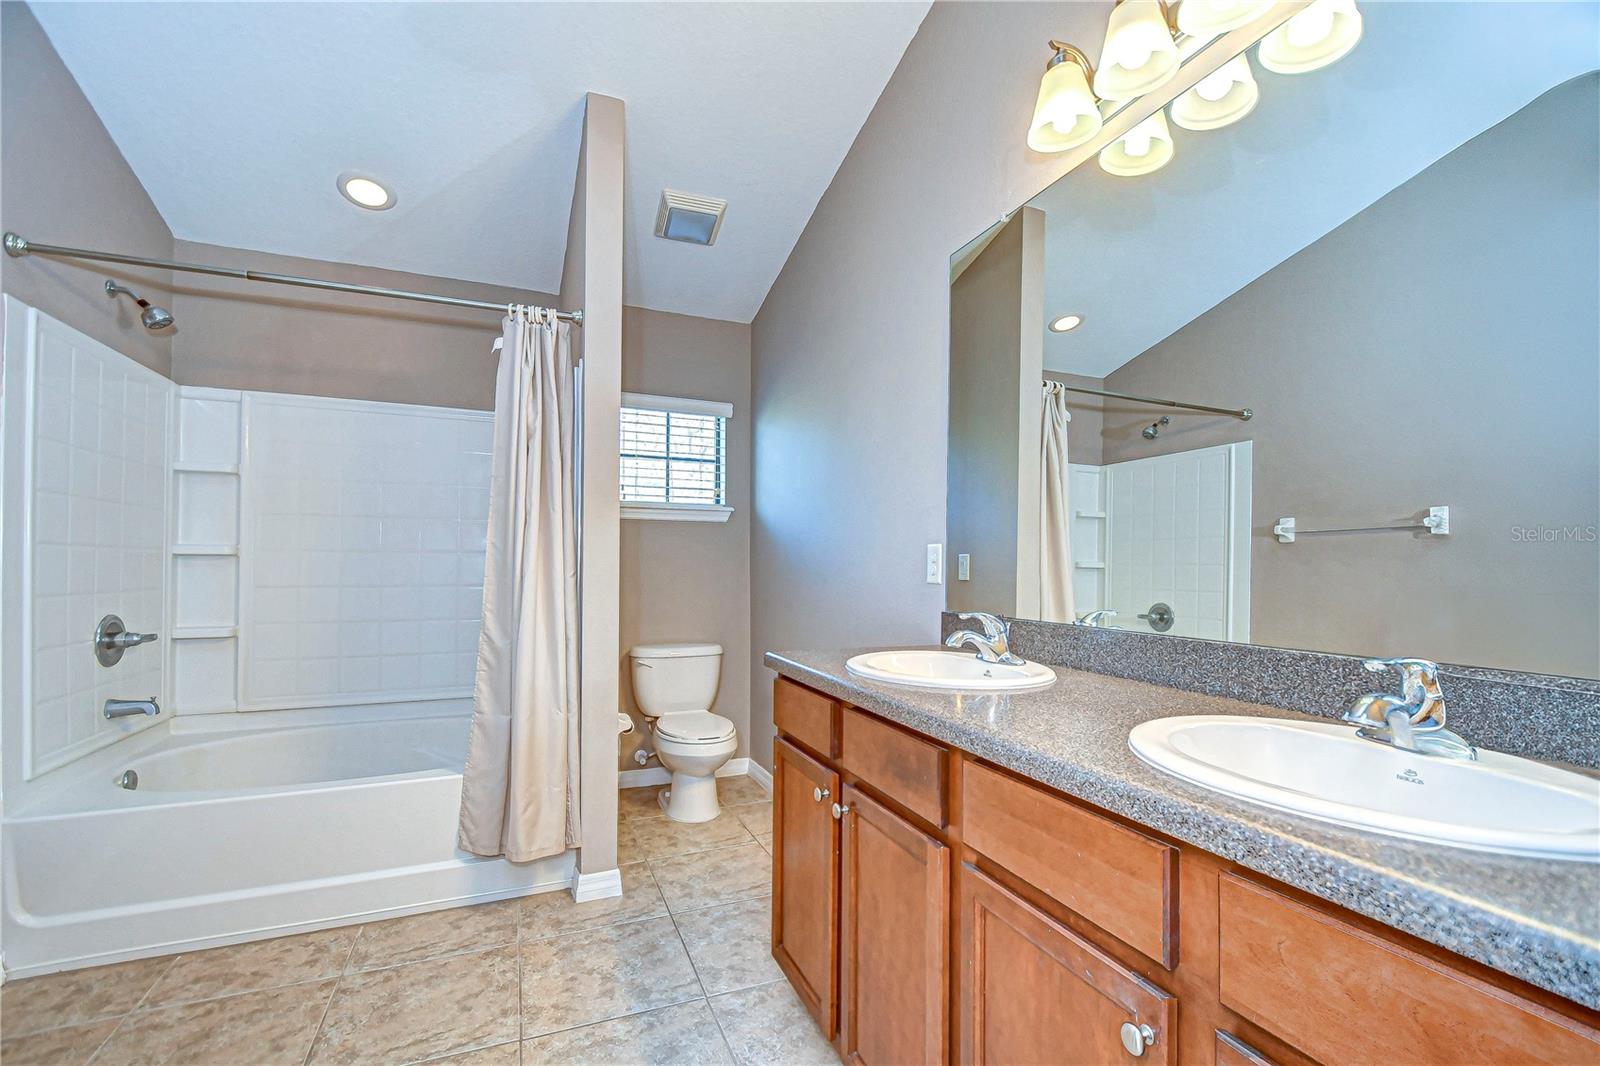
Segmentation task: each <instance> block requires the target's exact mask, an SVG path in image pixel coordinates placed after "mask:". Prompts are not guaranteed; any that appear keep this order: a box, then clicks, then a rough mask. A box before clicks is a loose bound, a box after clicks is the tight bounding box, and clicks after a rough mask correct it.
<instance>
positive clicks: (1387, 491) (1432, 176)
mask: <svg viewBox="0 0 1600 1066" xmlns="http://www.w3.org/2000/svg"><path fill="white" fill-rule="evenodd" d="M1361 11H1362V14H1363V16H1364V32H1363V35H1362V37H1361V40H1360V41H1359V43H1358V45H1357V46H1356V47H1355V48H1354V50H1353V51H1351V52H1350V53H1349V54H1348V55H1346V56H1344V57H1343V58H1341V59H1340V60H1339V61H1338V62H1336V63H1333V64H1332V65H1329V66H1326V67H1324V68H1322V69H1319V70H1316V71H1312V72H1309V73H1301V74H1279V73H1273V72H1272V71H1270V70H1267V69H1265V68H1264V66H1263V65H1262V64H1261V62H1260V55H1259V47H1251V48H1249V49H1247V50H1246V51H1244V52H1243V53H1240V54H1239V56H1238V57H1236V58H1237V59H1242V60H1243V61H1244V64H1245V76H1247V77H1250V78H1251V79H1252V80H1253V83H1254V85H1255V89H1256V102H1255V105H1254V107H1253V108H1252V109H1250V110H1249V113H1248V114H1246V115H1245V116H1244V117H1243V118H1241V119H1239V120H1238V121H1236V122H1233V123H1231V124H1229V125H1226V126H1225V127H1222V128H1213V129H1189V128H1183V126H1181V125H1180V124H1179V122H1178V121H1176V116H1175V114H1174V112H1173V108H1172V107H1168V108H1167V109H1165V114H1163V115H1162V119H1163V122H1162V125H1161V128H1158V129H1155V130H1154V131H1151V130H1148V129H1147V130H1146V131H1145V133H1144V134H1143V135H1142V136H1143V138H1144V141H1143V143H1139V144H1136V145H1134V146H1133V148H1134V151H1133V153H1132V154H1133V155H1134V156H1136V157H1141V158H1143V159H1144V160H1145V164H1143V165H1146V166H1147V165H1148V164H1150V163H1154V162H1158V161H1159V160H1157V159H1156V158H1155V157H1156V156H1159V155H1162V154H1165V152H1166V149H1167V148H1168V147H1169V146H1170V148H1171V149H1172V150H1171V153H1170V159H1167V160H1166V161H1165V162H1164V164H1163V165H1159V166H1158V167H1153V168H1151V169H1150V172H1148V173H1142V174H1137V175H1128V174H1125V173H1124V174H1118V173H1112V172H1111V171H1110V170H1108V169H1107V168H1106V166H1105V165H1102V160H1097V159H1095V158H1090V159H1088V160H1087V161H1086V162H1084V163H1083V164H1082V165H1080V166H1078V167H1076V168H1075V169H1073V170H1072V171H1071V172H1069V173H1068V174H1066V175H1065V176H1064V177H1063V178H1062V179H1061V180H1059V181H1058V182H1056V183H1055V184H1054V185H1053V186H1051V187H1050V188H1048V189H1046V190H1045V191H1044V192H1042V193H1041V194H1040V195H1039V196H1037V197H1035V198H1034V199H1033V200H1031V201H1029V202H1028V203H1027V204H1025V205H1022V206H1021V207H1019V208H1018V209H1017V210H1015V211H1014V212H1013V213H1011V214H1010V215H1009V216H1007V218H1005V219H1004V220H1003V221H1002V222H1000V223H997V224H996V225H995V226H993V227H991V228H990V229H989V230H988V231H986V232H985V233H984V234H982V235H981V236H979V237H977V238H976V239H974V240H973V241H972V242H971V243H969V244H968V245H966V246H965V247H963V248H962V249H960V250H958V251H957V252H956V253H955V254H954V255H953V257H952V260H951V292H950V315H951V320H950V450H949V494H948V500H949V504H948V515H947V548H946V551H947V557H948V559H949V564H950V565H949V578H950V580H949V583H948V586H947V587H948V606H949V608H950V609H951V610H988V611H994V612H998V613H1004V614H1009V615H1013V616H1017V617H1027V618H1041V619H1046V620H1051V621H1076V622H1079V623H1081V624H1088V625H1101V626H1108V627H1116V628H1121V629H1124V630H1128V631H1136V632H1145V633H1150V632H1161V633H1169V634H1173V635H1179V636H1190V637H1202V638H1209V639H1217V640H1231V641H1247V642H1251V643H1256V644H1266V645H1272V646H1277V647H1289V648H1303V649H1310V650H1317V651H1328V652H1339V653H1347V654H1358V655H1365V654H1383V655H1399V654H1405V655H1416V656H1423V657H1426V658H1431V659H1435V660H1437V661H1441V662H1448V663H1455V664H1465V665H1474V666H1483V667H1492V668H1502V669H1514V670H1523V671H1531V672H1539V673H1550V674H1562V675H1570V676H1578V677H1584V678H1596V677H1600V540H1597V536H1596V532H1597V526H1600V186H1597V175H1600V166H1597V131H1600V74H1597V73H1596V67H1597V60H1596V46H1595V39H1596V38H1595V26H1594V14H1593V12H1592V11H1584V10H1581V9H1580V8H1579V6H1578V5H1562V4H1528V5H1524V4H1510V3H1439V4H1403V3H1402V4H1387V3H1385V4H1367V5H1364V6H1363V7H1362V9H1361ZM1422 42H1426V45H1425V46H1424V45H1423V43H1422ZM1490 56H1495V57H1500V58H1499V59H1494V60H1486V58H1485V57H1490ZM1233 66H1234V69H1235V70H1236V71H1237V69H1238V64H1237V63H1235V64H1233ZM1491 71H1492V76H1488V75H1490V72H1491ZM1180 102H1181V100H1180ZM1018 136H1019V137H1021V136H1022V131H1019V134H1018ZM1163 138H1165V139H1166V142H1167V143H1166V144H1163V143H1161V142H1162V139H1163ZM1125 155H1126V153H1125ZM1105 162H1107V163H1109V164H1110V165H1111V166H1112V168H1113V169H1119V166H1118V164H1119V163H1120V164H1122V165H1121V166H1120V169H1122V170H1127V169H1129V168H1128V167H1127V165H1126V158H1122V159H1118V158H1112V159H1109V160H1105ZM1133 169H1140V167H1139V166H1135V167H1133Z"/></svg>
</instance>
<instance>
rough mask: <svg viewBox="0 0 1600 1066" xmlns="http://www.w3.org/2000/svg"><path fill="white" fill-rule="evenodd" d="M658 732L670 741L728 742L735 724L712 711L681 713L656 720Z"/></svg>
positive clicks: (663, 716)
mask: <svg viewBox="0 0 1600 1066" xmlns="http://www.w3.org/2000/svg"><path fill="white" fill-rule="evenodd" d="M656 732H657V733H659V734H661V735H662V736H664V737H666V738H667V739H668V740H700V741H707V740H726V739H728V738H729V737H731V736H733V723H732V722H730V721H729V720H728V719H726V718H724V717H722V715H720V714H712V713H711V712H710V711H680V712H678V713H677V714H666V715H662V716H661V717H660V718H657V719H656Z"/></svg>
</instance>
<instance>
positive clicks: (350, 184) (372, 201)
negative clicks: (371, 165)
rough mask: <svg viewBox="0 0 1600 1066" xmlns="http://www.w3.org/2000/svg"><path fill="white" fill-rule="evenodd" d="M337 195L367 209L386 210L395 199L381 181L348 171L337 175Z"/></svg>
mask: <svg viewBox="0 0 1600 1066" xmlns="http://www.w3.org/2000/svg"><path fill="white" fill-rule="evenodd" d="M339 195H341V196H343V197H344V198H345V199H346V200H349V201H350V202H351V203H353V204H355V205H356V206H357V207H364V208H366V209H367V210H368V211H387V210H389V208H391V207H393V206H394V201H395V195H394V193H392V192H390V191H389V189H388V188H387V187H386V186H384V185H383V184H382V183H381V182H379V181H377V180H376V179H373V178H369V177H367V176H366V175H364V174H353V173H350V172H348V171H347V172H345V173H343V174H340V175H339Z"/></svg>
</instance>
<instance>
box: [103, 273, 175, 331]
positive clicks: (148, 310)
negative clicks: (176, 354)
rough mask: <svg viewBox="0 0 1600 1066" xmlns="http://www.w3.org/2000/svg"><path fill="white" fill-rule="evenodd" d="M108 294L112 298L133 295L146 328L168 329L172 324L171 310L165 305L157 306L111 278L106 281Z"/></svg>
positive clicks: (141, 320) (140, 318)
mask: <svg viewBox="0 0 1600 1066" xmlns="http://www.w3.org/2000/svg"><path fill="white" fill-rule="evenodd" d="M106 295H107V296H109V297H111V298H112V299H116V298H117V297H118V296H119V295H123V296H131V297H133V302H134V303H136V304H138V305H139V321H140V323H142V324H143V325H144V328H145V329H148V330H158V329H166V328H167V327H168V326H170V325H172V322H173V318H172V312H171V311H168V310H167V309H166V308H165V307H157V306H156V305H155V304H153V303H151V302H150V301H149V300H146V299H144V298H143V297H141V296H140V295H139V294H138V293H136V292H134V291H133V290H132V289H128V288H124V287H123V286H121V285H118V284H117V283H116V282H114V281H111V280H109V279H107V281H106Z"/></svg>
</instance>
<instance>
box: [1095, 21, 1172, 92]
mask: <svg viewBox="0 0 1600 1066" xmlns="http://www.w3.org/2000/svg"><path fill="white" fill-rule="evenodd" d="M1177 72H1178V46H1177V44H1175V43H1174V42H1173V40H1172V30H1171V29H1170V28H1169V27H1168V26H1167V16H1166V13H1165V11H1164V10H1163V8H1162V6H1161V4H1160V3H1159V2H1158V0H1123V2H1122V3H1120V4H1118V5H1117V6H1116V7H1115V8H1113V9H1112V11H1111V18H1110V21H1109V22H1108V23H1107V24H1106V40H1105V44H1104V45H1103V46H1102V47H1101V49H1100V65H1099V66H1098V67H1097V68H1096V69H1095V72H1094V91H1095V95H1097V96H1099V97H1100V98H1101V99H1102V100H1130V99H1132V98H1133V97H1135V96H1143V95H1144V94H1145V93H1147V92H1150V91H1151V90H1153V89H1158V88H1160V87H1161V86H1162V85H1164V84H1165V83H1166V82H1167V81H1168V80H1169V79H1170V78H1171V77H1172V76H1173V75H1174V74H1176V73H1177Z"/></svg>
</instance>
